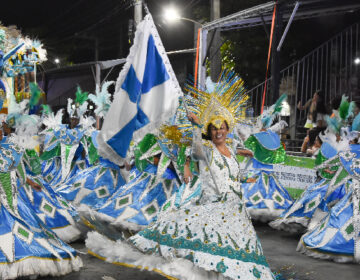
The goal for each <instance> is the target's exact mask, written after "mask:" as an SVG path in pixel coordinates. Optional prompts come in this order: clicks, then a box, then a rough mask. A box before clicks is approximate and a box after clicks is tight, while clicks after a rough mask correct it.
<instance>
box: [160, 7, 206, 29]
mask: <svg viewBox="0 0 360 280" xmlns="http://www.w3.org/2000/svg"><path fill="white" fill-rule="evenodd" d="M164 19H165V20H166V21H167V22H169V23H174V22H176V21H179V20H185V21H190V22H192V23H195V26H196V25H200V26H202V24H201V23H200V22H198V21H196V20H193V19H190V18H185V17H182V16H180V13H179V11H178V10H177V9H176V8H174V7H168V8H165V10H164Z"/></svg>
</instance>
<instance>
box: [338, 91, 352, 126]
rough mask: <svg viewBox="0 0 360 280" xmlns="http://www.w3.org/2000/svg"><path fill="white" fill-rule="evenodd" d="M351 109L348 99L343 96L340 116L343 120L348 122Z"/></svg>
mask: <svg viewBox="0 0 360 280" xmlns="http://www.w3.org/2000/svg"><path fill="white" fill-rule="evenodd" d="M349 107H350V103H349V101H348V100H347V97H346V96H345V95H343V96H342V98H341V103H340V107H339V116H340V118H341V119H342V120H346V118H347V116H348V113H349Z"/></svg>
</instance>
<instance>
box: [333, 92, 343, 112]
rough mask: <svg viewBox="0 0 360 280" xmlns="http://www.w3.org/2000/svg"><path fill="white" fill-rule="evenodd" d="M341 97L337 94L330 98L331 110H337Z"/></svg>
mask: <svg viewBox="0 0 360 280" xmlns="http://www.w3.org/2000/svg"><path fill="white" fill-rule="evenodd" d="M341 99H342V97H341V96H340V95H339V96H335V97H334V98H333V99H332V100H331V109H333V110H338V109H339V107H340V104H341Z"/></svg>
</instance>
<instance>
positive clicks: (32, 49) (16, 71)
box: [0, 23, 47, 114]
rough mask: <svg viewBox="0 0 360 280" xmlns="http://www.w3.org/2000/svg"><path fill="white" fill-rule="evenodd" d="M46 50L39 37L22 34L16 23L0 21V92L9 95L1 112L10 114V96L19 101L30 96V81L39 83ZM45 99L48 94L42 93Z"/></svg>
mask: <svg viewBox="0 0 360 280" xmlns="http://www.w3.org/2000/svg"><path fill="white" fill-rule="evenodd" d="M46 55H47V53H46V50H45V49H44V48H43V45H42V43H41V42H40V41H38V40H32V39H30V38H29V37H27V36H24V35H23V34H21V31H20V30H18V29H17V28H16V27H15V26H9V27H5V26H3V25H1V23H0V93H1V94H2V96H4V97H5V96H6V99H4V100H5V101H4V106H3V109H2V110H1V113H4V114H7V112H8V110H7V109H8V100H9V97H10V95H15V98H16V101H17V102H20V101H22V100H23V99H30V95H31V93H30V92H31V89H30V83H35V84H36V72H37V65H39V64H40V63H42V62H44V61H46V59H47V58H46ZM41 97H42V99H43V102H42V103H44V102H45V94H44V93H43V92H41Z"/></svg>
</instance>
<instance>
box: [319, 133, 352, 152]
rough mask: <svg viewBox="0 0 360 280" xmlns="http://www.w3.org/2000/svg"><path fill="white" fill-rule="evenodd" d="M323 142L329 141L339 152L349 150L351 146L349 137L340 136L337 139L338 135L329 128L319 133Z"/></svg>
mask: <svg viewBox="0 0 360 280" xmlns="http://www.w3.org/2000/svg"><path fill="white" fill-rule="evenodd" d="M319 137H320V139H321V141H322V142H327V143H329V144H330V145H331V146H332V147H333V148H334V149H336V150H337V151H338V152H340V151H347V150H349V148H350V145H349V139H347V137H340V139H338V140H337V136H336V135H335V134H334V133H333V132H332V131H331V130H330V129H329V128H328V129H326V130H325V131H324V132H323V133H320V134H319Z"/></svg>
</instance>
